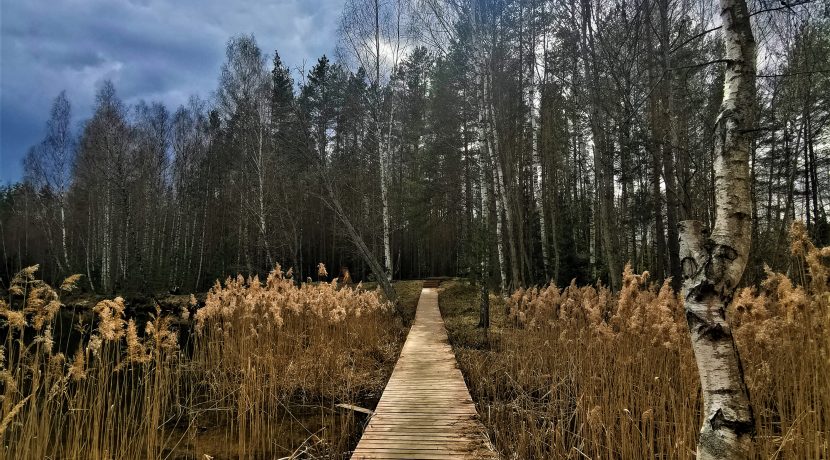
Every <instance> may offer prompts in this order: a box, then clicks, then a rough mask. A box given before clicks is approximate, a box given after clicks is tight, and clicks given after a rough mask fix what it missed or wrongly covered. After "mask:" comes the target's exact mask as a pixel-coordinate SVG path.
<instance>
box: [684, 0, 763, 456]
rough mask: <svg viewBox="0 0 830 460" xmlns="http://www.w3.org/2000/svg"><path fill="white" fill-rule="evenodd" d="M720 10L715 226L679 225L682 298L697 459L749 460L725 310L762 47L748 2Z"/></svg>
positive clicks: (744, 207) (749, 427)
mask: <svg viewBox="0 0 830 460" xmlns="http://www.w3.org/2000/svg"><path fill="white" fill-rule="evenodd" d="M720 8H721V20H722V21H723V31H724V34H723V36H724V44H725V45H726V46H725V48H726V61H727V64H726V73H725V79H724V92H723V101H722V103H721V109H720V113H719V114H718V118H717V120H716V122H715V163H714V170H715V206H716V217H715V225H714V230H713V231H712V232H711V235H710V234H708V232H705V231H704V230H703V225H702V224H701V223H700V222H698V221H684V222H682V223H681V224H680V235H681V236H680V245H681V247H680V254H681V257H682V258H683V259H682V264H683V298H684V300H685V308H686V319H687V321H688V323H689V330H690V332H691V336H692V347H693V349H694V353H695V360H696V361H697V367H698V372H699V374H700V381H701V387H702V392H703V426H702V428H701V432H700V439H699V441H698V445H697V458H698V459H738V458H746V457H747V456H748V452H749V448H750V447H751V444H752V435H753V431H754V427H755V422H754V417H753V413H752V407H751V405H750V402H749V392H748V390H747V387H746V384H745V383H744V376H743V370H742V368H741V360H740V357H739V356H738V350H737V348H736V346H735V340H734V338H733V336H732V330H731V328H730V326H729V323H728V322H727V321H726V317H725V312H726V308H727V307H728V305H729V303H730V302H731V301H732V296H733V295H734V293H735V288H736V287H737V285H738V283H739V282H740V280H741V276H742V275H743V272H744V268H745V267H746V262H747V259H748V257H749V249H750V244H751V231H752V228H751V227H752V223H751V201H750V199H751V197H750V183H749V181H750V177H749V149H750V143H751V133H750V129H751V128H752V126H753V123H754V117H753V106H754V99H755V72H756V67H755V58H756V57H755V52H756V48H755V39H754V37H753V36H752V29H751V26H750V20H749V11H748V9H747V5H746V1H745V0H720Z"/></svg>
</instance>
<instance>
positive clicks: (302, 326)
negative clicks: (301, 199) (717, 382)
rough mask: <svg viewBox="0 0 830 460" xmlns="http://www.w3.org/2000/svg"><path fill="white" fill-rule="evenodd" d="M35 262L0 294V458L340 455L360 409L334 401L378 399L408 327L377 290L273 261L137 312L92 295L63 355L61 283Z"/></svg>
mask: <svg viewBox="0 0 830 460" xmlns="http://www.w3.org/2000/svg"><path fill="white" fill-rule="evenodd" d="M36 269H37V267H32V268H30V269H27V270H24V271H23V272H21V273H20V274H19V275H18V276H17V277H16V278H15V280H14V281H13V283H12V288H11V289H10V293H9V298H8V300H0V316H2V318H0V326H3V327H4V328H5V342H4V345H3V348H2V361H0V379H2V381H1V382H0V395H2V398H3V399H2V408H3V417H2V421H1V422H0V437H1V438H2V441H3V449H0V458H14V459H26V458H31V459H35V458H38V459H41V458H90V459H109V458H147V459H157V458H199V459H206V458H213V457H215V458H276V457H281V456H290V457H298V458H321V457H325V458H343V457H345V456H347V451H348V450H349V448H350V447H352V446H353V445H354V443H355V440H356V438H357V436H359V433H360V430H361V428H362V422H363V418H362V417H363V416H362V415H360V414H355V413H353V412H350V411H347V410H343V409H339V408H338V407H337V406H336V405H337V404H339V403H351V404H356V405H364V406H369V407H374V404H376V402H377V399H378V398H379V396H380V392H381V390H382V389H383V386H384V384H385V382H386V380H387V379H388V376H389V374H390V373H391V370H392V367H393V365H394V362H395V360H396V358H397V355H398V353H399V351H400V346H401V344H402V341H403V339H404V337H405V334H406V326H405V325H404V324H403V322H402V321H401V320H400V319H399V318H396V317H395V316H394V314H393V313H392V310H391V308H390V307H389V305H388V304H387V303H386V302H385V301H383V299H382V298H381V297H380V294H378V293H377V292H376V291H369V290H366V289H363V288H361V287H360V286H358V287H356V288H352V287H343V288H338V287H337V286H336V285H335V284H334V283H332V284H328V283H320V284H316V285H310V284H306V285H303V286H302V287H297V286H295V284H294V283H293V282H292V281H290V279H288V277H287V276H285V275H283V274H282V273H281V272H280V270H279V268H277V269H276V270H275V271H274V272H272V273H271V275H270V276H268V278H267V279H266V280H264V281H260V280H258V279H257V278H249V279H244V278H242V277H237V278H234V279H228V280H227V281H226V282H225V283H224V284H219V283H217V284H216V285H215V286H214V288H213V289H212V290H211V291H210V292H209V293H208V295H207V297H206V300H205V302H204V305H201V306H197V305H193V308H191V309H190V310H188V309H183V310H182V311H180V312H169V313H165V314H162V313H161V312H160V311H157V312H156V314H155V315H151V318H150V319H149V320H147V321H146V322H143V321H141V322H137V321H136V320H135V319H128V318H127V317H126V314H125V310H126V306H125V302H124V301H123V300H122V299H120V298H116V299H113V300H106V301H102V302H100V303H98V304H97V305H96V306H95V308H94V313H95V320H94V322H93V323H92V324H83V322H81V323H80V324H78V323H75V324H74V327H76V328H79V329H82V330H84V331H91V333H89V332H88V333H87V334H85V336H84V339H83V340H82V341H81V343H79V344H76V346H75V347H74V349H72V350H65V351H64V352H63V353H61V352H58V351H57V350H56V348H57V347H56V346H55V344H54V343H53V342H54V340H53V338H52V330H54V327H55V324H56V322H57V321H58V316H59V314H60V310H61V302H60V296H59V292H58V291H56V290H54V289H52V288H51V287H49V286H48V285H46V284H45V283H43V282H42V281H39V280H37V279H36V276H35V273H36ZM75 282H77V278H72V279H69V280H67V282H66V283H64V285H62V287H61V289H63V290H71V288H72V286H73V285H74V283H75ZM409 284H412V286H409V285H408V284H404V285H401V284H399V291H400V292H401V297H402V299H403V301H404V302H405V304H406V305H405V306H407V307H408V308H412V305H414V303H415V302H417V292H418V290H417V289H416V286H415V284H418V283H409ZM413 293H414V294H415V299H414V300H413V299H412V298H411V297H412V295H413ZM194 303H195V299H194Z"/></svg>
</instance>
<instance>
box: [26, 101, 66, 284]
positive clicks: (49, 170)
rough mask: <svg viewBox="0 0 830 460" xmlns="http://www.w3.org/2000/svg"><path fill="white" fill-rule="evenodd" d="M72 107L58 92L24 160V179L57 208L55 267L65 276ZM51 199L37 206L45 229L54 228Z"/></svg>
mask: <svg viewBox="0 0 830 460" xmlns="http://www.w3.org/2000/svg"><path fill="white" fill-rule="evenodd" d="M71 115H72V108H71V106H70V104H69V99H67V97H66V91H61V93H60V94H58V96H57V97H56V98H55V100H54V102H53V103H52V111H51V117H50V118H49V121H48V122H47V123H46V137H44V139H43V141H42V142H41V143H40V145H38V146H35V147H33V148H32V149H31V150H30V151H29V155H28V156H27V157H26V160H25V170H26V177H27V180H28V181H29V182H30V183H31V184H32V185H33V186H34V187H35V188H36V189H38V190H40V191H41V192H42V193H46V194H48V195H49V198H54V200H55V201H56V202H57V207H58V210H57V211H58V219H57V220H58V223H57V229H58V233H59V234H60V256H59V257H58V258H57V265H58V267H59V268H60V270H61V272H63V273H69V271H70V270H72V267H71V265H70V262H69V249H68V245H67V236H66V227H67V225H66V205H67V203H66V200H67V195H68V193H69V187H70V185H71V183H72V166H73V163H74V161H75V139H74V137H73V134H72V127H71V126H70V125H71V121H72V117H71ZM50 202H51V199H50V200H49V201H48V202H43V203H41V208H42V212H43V216H44V218H45V219H46V225H47V227H48V228H53V227H54V226H55V225H54V223H53V219H52V218H51V205H50ZM48 233H49V234H51V232H48Z"/></svg>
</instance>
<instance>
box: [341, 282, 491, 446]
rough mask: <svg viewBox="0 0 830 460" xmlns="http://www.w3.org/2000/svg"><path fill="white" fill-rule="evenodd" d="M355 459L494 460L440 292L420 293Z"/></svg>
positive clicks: (425, 290)
mask: <svg viewBox="0 0 830 460" xmlns="http://www.w3.org/2000/svg"><path fill="white" fill-rule="evenodd" d="M352 458H353V459H404V458H405V459H413V460H415V459H424V460H449V459H495V458H496V455H495V454H494V453H493V452H492V451H490V450H489V449H488V448H487V442H486V436H485V431H484V426H483V425H482V424H481V423H480V422H479V420H478V415H477V414H476V409H475V405H474V404H473V400H472V398H470V392H469V391H468V390H467V386H466V384H465V383H464V377H462V375H461V371H460V370H459V369H458V365H457V363H456V360H455V354H453V351H452V347H450V344H449V341H448V339H447V331H446V329H445V328H444V320H443V319H442V318H441V312H440V311H439V310H438V290H437V289H434V288H431V287H425V288H424V289H423V290H422V291H421V297H420V299H419V300H418V309H417V311H416V313H415V322H414V323H413V324H412V328H411V329H410V331H409V336H407V338H406V343H404V346H403V349H402V350H401V356H400V358H399V359H398V363H397V364H396V365H395V370H394V371H393V372H392V377H391V378H390V379H389V383H388V384H387V385H386V388H385V389H384V391H383V395H382V396H381V398H380V402H379V403H378V406H377V408H376V409H375V413H374V415H373V416H372V418H371V419H370V421H369V425H368V426H367V427H366V430H365V431H364V433H363V437H362V438H361V439H360V442H359V443H358V445H357V448H356V449H355V451H354V453H353V454H352Z"/></svg>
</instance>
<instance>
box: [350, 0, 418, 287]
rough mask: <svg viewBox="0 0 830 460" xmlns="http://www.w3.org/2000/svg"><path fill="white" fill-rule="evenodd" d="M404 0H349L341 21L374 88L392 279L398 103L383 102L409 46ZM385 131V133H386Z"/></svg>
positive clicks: (386, 261) (385, 251) (386, 257)
mask: <svg viewBox="0 0 830 460" xmlns="http://www.w3.org/2000/svg"><path fill="white" fill-rule="evenodd" d="M406 7H407V5H406V2H405V1H404V0H394V1H387V2H380V0H350V1H349V2H348V3H347V4H346V7H345V10H344V14H343V19H342V22H341V32H342V35H343V42H344V43H343V46H344V48H345V50H346V51H347V53H348V54H349V55H351V57H353V58H354V59H355V60H356V61H357V63H358V65H359V66H360V67H362V68H363V69H366V70H367V71H369V70H370V69H371V73H369V75H370V82H371V85H372V88H373V91H372V97H373V100H372V101H371V106H372V116H373V122H374V138H375V148H376V152H377V159H378V162H379V166H380V168H379V177H378V181H379V183H380V201H381V203H380V204H381V219H382V223H383V230H382V238H383V266H384V269H385V270H386V273H387V275H386V276H387V278H389V279H392V276H393V274H394V267H393V261H392V240H391V233H392V228H391V221H390V205H389V177H388V176H389V161H390V158H391V155H392V152H391V150H392V135H391V130H392V126H393V123H394V120H395V117H396V113H395V110H396V106H395V104H394V103H392V100H391V98H390V100H389V103H388V104H383V91H382V90H383V86H384V85H385V84H386V83H388V82H389V80H390V78H391V76H392V75H393V74H394V73H395V72H396V70H397V68H398V65H399V62H400V59H401V56H402V55H403V53H404V52H405V51H406V49H407V48H408V43H407V39H408V38H409V32H410V31H409V30H408V28H407V25H408V17H407V10H406ZM384 133H386V134H384Z"/></svg>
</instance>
